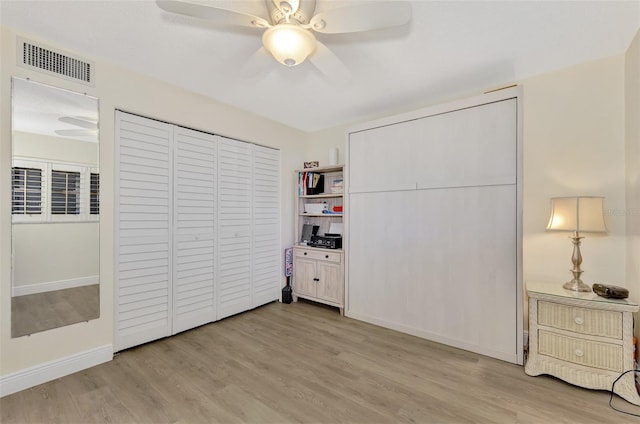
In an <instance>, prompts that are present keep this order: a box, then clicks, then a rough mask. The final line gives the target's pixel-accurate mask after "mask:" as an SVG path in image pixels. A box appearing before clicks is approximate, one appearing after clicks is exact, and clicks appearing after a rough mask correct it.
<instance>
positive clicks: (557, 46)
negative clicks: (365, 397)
mask: <svg viewBox="0 0 640 424" xmlns="http://www.w3.org/2000/svg"><path fill="white" fill-rule="evenodd" d="M213 3H216V4H218V5H223V6H226V7H227V8H233V9H236V10H239V11H243V12H247V13H251V14H254V15H258V16H263V17H266V16H267V14H266V9H265V6H264V2H263V0H253V1H243V0H227V1H213ZM346 3H356V2H355V1H349V0H343V1H335V0H318V5H317V8H316V11H322V10H327V9H330V8H335V7H340V6H341V5H343V4H346ZM357 3H366V2H362V1H359V2H357ZM410 3H411V6H412V10H413V19H412V21H411V23H410V24H409V25H406V26H404V27H400V28H393V29H387V30H380V31H376V32H370V33H363V34H341V35H327V34H319V35H318V39H319V40H320V41H322V42H323V43H324V44H326V45H327V46H328V47H329V48H330V49H331V50H332V51H333V52H334V53H335V54H336V55H337V56H338V57H339V58H340V59H341V60H342V61H343V62H344V63H345V65H346V66H347V68H348V69H349V70H350V72H351V74H352V79H351V81H350V82H349V83H348V84H343V85H336V84H335V83H332V82H331V81H328V80H326V79H325V78H324V77H323V76H322V75H321V74H320V73H319V72H318V71H317V70H316V69H315V68H314V67H313V65H311V64H310V63H308V61H307V62H305V63H303V64H302V65H300V66H297V67H293V68H286V67H284V66H282V65H280V64H278V63H277V62H275V60H274V61H273V63H272V64H271V65H270V66H269V71H268V72H266V73H264V74H262V75H260V76H259V77H253V78H251V79H247V78H246V77H242V76H240V75H239V74H240V73H239V72H238V71H239V69H241V68H242V67H243V66H244V65H246V64H247V63H248V61H250V60H251V56H252V54H253V53H254V52H255V51H256V50H258V49H259V48H260V47H261V32H260V31H259V30H257V29H251V28H236V27H221V26H217V27H215V26H212V25H211V24H208V23H206V22H203V21H200V20H198V19H195V18H188V17H182V16H177V15H171V14H168V13H166V12H164V11H162V10H161V9H159V8H158V7H157V5H156V4H155V2H154V1H150V0H144V1H100V0H85V1H58V0H48V1H33V0H20V1H8V0H0V17H1V22H2V24H3V25H7V26H11V27H14V28H15V29H17V30H19V31H23V32H26V33H29V34H33V35H36V36H38V37H42V38H44V39H46V40H50V41H51V42H52V43H54V44H58V45H61V46H63V47H64V48H65V49H66V50H69V51H72V52H75V53H77V54H79V55H82V56H84V57H86V58H88V59H91V60H104V61H108V62H111V63H115V64H118V65H120V66H122V67H125V68H128V69H131V70H133V71H137V72H140V73H143V74H146V75H149V76H152V77H155V78H158V79H160V80H163V81H166V82H169V83H171V84H174V85H177V86H180V87H183V88H185V89H187V90H191V91H194V92H198V93H201V94H203V95H206V96H210V97H211V98H214V99H216V100H218V101H221V102H224V103H227V104H230V105H234V106H237V107H239V108H241V109H245V110H248V111H252V112H255V113H257V114H259V115H262V116H265V117H267V118H270V119H273V120H275V121H278V122H281V123H283V124H286V125H288V126H291V127H294V128H298V129H301V130H303V131H307V132H312V131H316V130H320V129H324V128H329V127H334V126H337V125H342V124H347V123H352V122H357V121H362V120H367V119H373V118H377V117H380V116H385V115H389V114H394V113H398V112H401V111H406V110H411V109H414V108H417V107H420V106H425V105H430V104H434V103H437V102H441V101H444V100H449V99H452V98H456V97H459V96H464V95H468V94H473V93H479V92H482V91H484V90H487V89H492V88H497V87H499V86H502V85H507V84H510V83H513V82H515V81H518V80H522V79H524V78H526V77H529V76H532V75H537V74H541V73H545V72H550V71H553V70H556V69H561V68H565V67H568V66H571V65H575V64H578V63H583V62H588V61H591V60H595V59H599V58H603V57H608V56H613V55H619V54H623V53H624V52H625V51H626V49H627V48H628V47H629V44H630V42H631V40H632V39H633V37H634V35H635V33H636V32H637V31H638V28H640V0H633V1H613V0H611V1H585V2H582V1H515V0H512V1H490V2H489V1H439V2H435V1H411V2H410Z"/></svg>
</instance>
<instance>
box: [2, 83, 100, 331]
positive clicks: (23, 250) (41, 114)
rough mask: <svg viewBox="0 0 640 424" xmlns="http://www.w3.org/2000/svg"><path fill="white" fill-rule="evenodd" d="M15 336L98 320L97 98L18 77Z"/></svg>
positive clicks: (15, 95)
mask: <svg viewBox="0 0 640 424" xmlns="http://www.w3.org/2000/svg"><path fill="white" fill-rule="evenodd" d="M11 106H12V120H11V123H12V132H11V134H12V179H11V196H12V199H11V211H12V214H11V222H12V226H11V229H12V230H11V241H12V279H11V293H12V301H11V335H12V337H20V336H24V335H28V334H32V333H36V332H39V331H45V330H49V329H52V328H56V327H60V326H64V325H69V324H75V323H79V322H83V321H88V320H91V319H96V318H98V317H99V316H100V302H99V282H100V272H99V271H100V269H99V268H100V267H99V262H100V261H99V256H100V255H99V211H100V175H99V174H100V171H99V166H98V150H99V143H98V99H96V98H95V97H91V96H87V95H85V94H80V93H74V92H71V91H68V90H63V89H59V88H56V87H52V86H48V85H44V84H39V83H36V82H33V81H29V80H24V79H20V78H12V99H11Z"/></svg>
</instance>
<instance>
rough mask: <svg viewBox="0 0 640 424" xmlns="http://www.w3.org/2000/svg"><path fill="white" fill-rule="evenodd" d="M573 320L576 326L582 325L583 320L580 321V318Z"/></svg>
mask: <svg viewBox="0 0 640 424" xmlns="http://www.w3.org/2000/svg"><path fill="white" fill-rule="evenodd" d="M573 320H574V321H575V322H576V324H578V325H582V324H584V319H582V317H575V318H574V319H573Z"/></svg>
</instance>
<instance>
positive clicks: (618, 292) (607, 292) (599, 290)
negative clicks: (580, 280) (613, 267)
mask: <svg viewBox="0 0 640 424" xmlns="http://www.w3.org/2000/svg"><path fill="white" fill-rule="evenodd" d="M592 289H593V292H594V293H595V294H597V295H598V296H601V297H606V298H609V299H626V298H627V297H629V290H627V289H625V288H624V287H618V286H609V285H607V284H599V283H594V284H593V287H592Z"/></svg>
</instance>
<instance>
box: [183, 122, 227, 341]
mask: <svg viewBox="0 0 640 424" xmlns="http://www.w3.org/2000/svg"><path fill="white" fill-rule="evenodd" d="M174 170H175V171H174V190H173V198H174V202H173V205H174V217H175V219H174V256H173V258H174V259H173V260H174V269H173V317H174V318H173V332H174V333H178V332H180V331H184V330H187V329H190V328H193V327H197V326H199V325H202V324H206V323H209V322H212V321H214V320H215V317H216V314H215V307H216V302H215V293H214V292H215V290H214V280H215V249H216V243H215V239H216V225H215V223H216V170H217V152H216V140H215V136H213V135H210V134H206V133H202V132H199V131H193V130H190V129H186V128H181V127H175V129H174Z"/></svg>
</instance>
